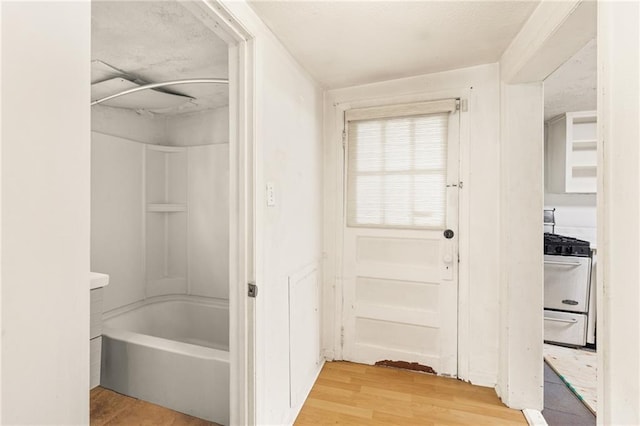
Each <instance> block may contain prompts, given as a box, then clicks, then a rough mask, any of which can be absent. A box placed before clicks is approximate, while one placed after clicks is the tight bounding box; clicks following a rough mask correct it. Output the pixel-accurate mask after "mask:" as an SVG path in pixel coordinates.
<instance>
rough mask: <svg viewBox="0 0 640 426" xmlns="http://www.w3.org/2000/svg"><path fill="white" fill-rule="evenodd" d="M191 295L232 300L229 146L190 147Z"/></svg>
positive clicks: (189, 259) (189, 242) (189, 238)
mask: <svg viewBox="0 0 640 426" xmlns="http://www.w3.org/2000/svg"><path fill="white" fill-rule="evenodd" d="M187 156H188V160H187V162H188V166H187V167H188V169H187V171H188V186H187V188H188V197H187V198H188V200H189V212H188V215H189V218H188V221H189V230H188V232H189V234H188V244H189V248H188V253H189V255H188V262H189V266H188V268H189V272H188V274H189V292H190V294H194V295H198V296H208V297H216V298H220V299H229V145H228V144H216V145H204V146H195V147H189V148H188V152H187Z"/></svg>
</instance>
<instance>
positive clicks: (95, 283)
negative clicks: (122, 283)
mask: <svg viewBox="0 0 640 426" xmlns="http://www.w3.org/2000/svg"><path fill="white" fill-rule="evenodd" d="M89 281H90V290H93V289H96V288H100V287H105V286H107V285H109V275H107V274H101V273H100V272H91V273H90V280H89Z"/></svg>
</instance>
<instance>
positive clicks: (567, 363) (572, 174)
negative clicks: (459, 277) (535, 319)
mask: <svg viewBox="0 0 640 426" xmlns="http://www.w3.org/2000/svg"><path fill="white" fill-rule="evenodd" d="M544 99H545V102H544V103H545V114H544V118H545V162H544V164H545V195H544V197H545V200H544V206H545V207H544V208H545V224H544V227H545V230H544V231H545V251H544V253H545V256H544V340H545V344H544V349H543V354H544V363H545V365H544V368H545V372H544V374H545V383H544V394H545V398H544V400H545V409H544V411H543V415H544V416H545V418H546V419H547V422H548V423H549V424H550V425H555V424H567V423H571V422H576V421H578V420H579V423H580V424H584V425H588V424H594V425H595V414H596V405H597V401H596V400H597V372H596V369H597V355H596V348H597V336H596V332H595V330H596V317H597V315H596V306H597V304H596V293H597V292H596V268H597V258H598V256H597V246H598V244H597V242H598V239H597V236H596V228H597V223H596V197H597V180H596V179H597V163H598V158H597V113H596V110H597V48H596V40H595V39H592V40H590V41H589V42H587V43H586V44H585V45H584V46H583V47H581V49H580V50H578V51H577V52H576V53H575V54H574V55H573V56H572V57H571V58H570V59H568V60H567V61H566V62H565V63H564V64H563V65H561V66H560V67H559V68H558V69H557V70H555V71H554V72H553V73H552V74H551V75H550V76H549V77H547V79H546V80H545V83H544ZM561 246H562V247H561Z"/></svg>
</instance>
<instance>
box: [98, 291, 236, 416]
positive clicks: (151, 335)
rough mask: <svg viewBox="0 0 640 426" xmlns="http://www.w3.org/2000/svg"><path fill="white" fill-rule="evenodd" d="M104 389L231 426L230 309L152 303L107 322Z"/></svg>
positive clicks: (186, 301)
mask: <svg viewBox="0 0 640 426" xmlns="http://www.w3.org/2000/svg"><path fill="white" fill-rule="evenodd" d="M102 338H103V339H102V366H101V369H102V372H101V374H102V377H101V382H100V384H101V385H102V386H103V387H105V388H108V389H112V390H114V391H116V392H119V393H122V394H125V395H129V396H132V397H134V398H139V399H142V400H144V401H149V402H152V403H154V404H158V405H162V406H163V407H167V408H171V409H173V410H176V411H180V412H182V413H186V414H190V415H192V416H196V417H200V418H202V419H206V420H210V421H213V422H216V423H220V424H223V425H228V424H229V309H228V304H227V303H226V302H224V303H223V302H220V301H216V300H213V299H207V298H201V297H193V296H161V297H156V298H151V299H147V300H145V301H144V302H139V303H136V304H133V305H130V306H127V307H125V308H120V309H117V310H115V311H111V312H109V313H107V314H105V316H104V322H103V332H102Z"/></svg>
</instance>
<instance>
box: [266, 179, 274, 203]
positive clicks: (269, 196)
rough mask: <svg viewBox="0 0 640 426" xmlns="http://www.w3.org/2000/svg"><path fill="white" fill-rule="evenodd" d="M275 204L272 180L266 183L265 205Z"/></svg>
mask: <svg viewBox="0 0 640 426" xmlns="http://www.w3.org/2000/svg"><path fill="white" fill-rule="evenodd" d="M275 205H276V190H275V187H274V185H273V182H268V183H267V206H268V207H274V206H275Z"/></svg>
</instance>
